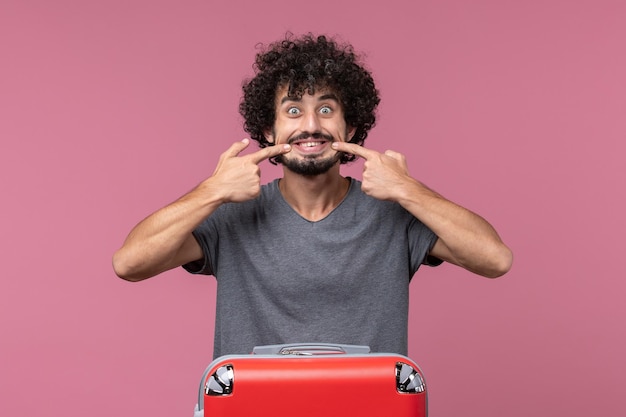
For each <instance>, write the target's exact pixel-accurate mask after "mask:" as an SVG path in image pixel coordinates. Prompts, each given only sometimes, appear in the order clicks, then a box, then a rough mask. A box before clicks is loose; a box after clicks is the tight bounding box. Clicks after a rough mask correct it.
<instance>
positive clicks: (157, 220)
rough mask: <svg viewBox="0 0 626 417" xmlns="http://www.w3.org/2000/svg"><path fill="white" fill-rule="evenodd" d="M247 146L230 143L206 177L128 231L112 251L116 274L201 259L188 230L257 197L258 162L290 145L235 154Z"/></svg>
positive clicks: (139, 274) (141, 274)
mask: <svg viewBox="0 0 626 417" xmlns="http://www.w3.org/2000/svg"><path fill="white" fill-rule="evenodd" d="M248 144H249V140H248V139H244V140H243V141H241V142H236V143H234V144H233V145H232V146H231V147H230V148H229V149H228V150H227V151H226V152H224V153H223V154H222V155H221V156H220V159H219V162H218V164H217V167H216V169H215V171H214V173H213V175H212V176H211V177H209V178H208V179H206V180H205V181H203V182H202V183H200V184H199V185H198V186H197V187H196V188H194V189H193V190H192V191H190V192H189V193H187V194H185V195H184V196H183V197H181V198H180V199H178V200H176V201H175V202H173V203H171V204H169V205H167V206H166V207H163V208H162V209H160V210H158V211H156V212H154V213H153V214H151V215H150V216H148V217H147V218H145V219H144V220H142V221H141V222H140V223H139V224H137V226H135V227H134V228H133V229H132V230H131V232H130V233H129V235H128V237H127V238H126V240H125V241H124V244H123V245H122V247H121V248H120V249H118V250H117V251H116V252H115V254H114V255H113V269H114V271H115V273H116V274H117V275H118V276H119V277H120V278H123V279H126V280H128V281H140V280H143V279H146V278H150V277H153V276H155V275H158V274H160V273H161V272H164V271H167V270H169V269H172V268H176V267H178V266H180V265H183V264H185V263H188V262H192V261H195V260H198V259H201V258H202V256H203V254H202V250H201V248H200V245H199V244H198V243H197V242H196V240H195V238H194V237H193V235H192V231H193V230H194V229H195V228H196V227H198V225H200V223H201V222H202V221H203V220H204V219H206V218H207V217H208V216H210V215H211V214H212V213H213V212H214V211H215V210H216V209H217V208H218V207H219V206H220V205H222V204H224V203H227V202H243V201H246V200H250V199H252V198H255V197H256V196H258V195H259V193H260V190H261V183H260V180H261V177H260V169H259V166H258V164H259V163H260V162H261V161H263V160H265V159H267V158H271V157H273V156H276V155H279V154H281V153H286V152H289V150H290V149H291V148H290V147H289V145H284V146H271V147H267V148H264V149H261V150H259V151H257V152H254V153H251V154H249V155H245V156H238V155H239V153H241V152H242V151H243V150H244V149H245V148H246V147H247V146H248Z"/></svg>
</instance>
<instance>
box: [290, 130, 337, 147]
mask: <svg viewBox="0 0 626 417" xmlns="http://www.w3.org/2000/svg"><path fill="white" fill-rule="evenodd" d="M309 138H311V139H326V140H327V141H329V142H334V141H335V138H333V137H332V136H331V135H327V134H325V133H322V132H314V133H310V132H302V133H300V134H297V135H296V136H294V137H292V138H290V139H289V141H288V143H289V144H292V143H293V142H296V141H298V140H304V139H309Z"/></svg>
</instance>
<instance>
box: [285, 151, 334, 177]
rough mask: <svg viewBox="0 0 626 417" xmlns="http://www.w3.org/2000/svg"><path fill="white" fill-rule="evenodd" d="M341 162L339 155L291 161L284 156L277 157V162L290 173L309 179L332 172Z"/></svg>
mask: <svg viewBox="0 0 626 417" xmlns="http://www.w3.org/2000/svg"><path fill="white" fill-rule="evenodd" d="M338 161H339V154H337V155H335V156H333V157H330V158H323V159H318V158H306V159H291V158H285V156H284V155H279V156H278V157H276V162H278V163H280V164H282V165H283V166H284V167H285V168H287V169H288V170H289V171H291V172H293V173H296V174H300V175H304V176H307V177H311V176H316V175H322V174H325V173H327V172H328V171H330V169H331V168H332V167H334V166H335V164H337V162H338Z"/></svg>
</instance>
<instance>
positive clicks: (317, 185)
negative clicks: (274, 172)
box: [278, 165, 350, 221]
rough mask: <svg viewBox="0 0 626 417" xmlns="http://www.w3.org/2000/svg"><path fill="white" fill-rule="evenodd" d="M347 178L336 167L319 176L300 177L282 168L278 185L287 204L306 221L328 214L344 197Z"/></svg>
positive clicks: (348, 184)
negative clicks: (282, 173)
mask: <svg viewBox="0 0 626 417" xmlns="http://www.w3.org/2000/svg"><path fill="white" fill-rule="evenodd" d="M349 187H350V181H349V180H348V179H347V178H344V177H342V176H341V175H340V173H339V166H338V165H337V166H335V167H333V168H332V169H331V170H330V171H329V172H327V173H325V174H322V175H315V176H302V175H299V174H294V173H293V172H291V171H289V170H287V169H285V170H284V177H283V178H281V179H280V182H279V183H278V188H279V189H280V192H281V193H282V195H283V198H284V199H285V201H287V203H288V204H289V205H290V206H291V207H292V208H293V209H294V210H295V211H296V212H298V214H300V215H301V216H302V217H304V218H305V219H307V220H309V221H318V220H321V219H323V218H324V217H326V216H328V214H330V212H331V211H333V210H334V209H335V207H337V206H338V205H339V203H341V201H342V200H343V199H344V197H345V196H346V193H347V192H348V188H349Z"/></svg>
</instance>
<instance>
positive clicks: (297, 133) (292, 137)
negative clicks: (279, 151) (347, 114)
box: [267, 87, 355, 176]
mask: <svg viewBox="0 0 626 417" xmlns="http://www.w3.org/2000/svg"><path fill="white" fill-rule="evenodd" d="M354 131H355V129H353V128H350V127H348V126H347V125H346V121H345V119H344V114H343V108H342V107H341V103H340V102H339V99H338V98H337V96H336V95H335V94H333V93H332V92H330V91H329V90H328V89H319V90H318V91H316V92H315V94H313V95H311V94H308V93H306V92H305V93H304V94H303V95H302V97H301V98H296V97H289V96H288V95H287V87H282V88H279V89H278V91H277V94H276V121H275V122H274V127H273V128H272V130H271V131H270V132H267V139H268V141H270V142H273V143H274V144H277V145H279V144H283V143H289V144H290V145H291V152H289V153H287V154H283V155H280V156H279V157H277V158H276V161H277V162H280V163H282V164H283V165H284V166H285V167H286V168H287V169H289V170H291V171H293V172H295V173H298V174H301V175H307V176H312V175H320V174H323V173H325V172H327V171H328V170H330V168H332V167H333V166H334V165H335V164H336V163H337V162H338V161H339V158H340V154H339V153H338V152H337V151H334V150H333V149H331V147H330V144H331V143H332V142H334V141H343V142H345V141H348V140H350V138H351V137H352V135H353V134H354Z"/></svg>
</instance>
